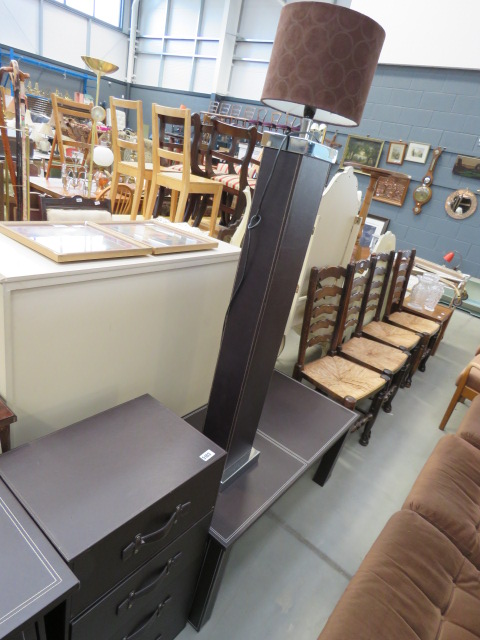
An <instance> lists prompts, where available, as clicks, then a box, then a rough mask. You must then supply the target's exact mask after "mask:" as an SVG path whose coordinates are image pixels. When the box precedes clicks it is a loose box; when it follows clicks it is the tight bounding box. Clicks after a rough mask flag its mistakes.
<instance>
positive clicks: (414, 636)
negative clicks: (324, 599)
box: [320, 510, 480, 640]
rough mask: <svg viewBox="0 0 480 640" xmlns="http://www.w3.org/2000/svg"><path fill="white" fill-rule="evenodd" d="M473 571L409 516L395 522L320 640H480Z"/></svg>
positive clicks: (478, 586) (478, 580)
mask: <svg viewBox="0 0 480 640" xmlns="http://www.w3.org/2000/svg"><path fill="white" fill-rule="evenodd" d="M479 611H480V574H479V571H478V570H477V569H476V568H475V567H474V566H473V565H472V564H471V563H470V562H469V561H468V560H467V559H466V558H465V557H464V556H463V555H462V554H461V553H460V551H459V550H458V549H457V548H456V547H455V546H454V545H453V544H452V543H451V542H450V541H449V540H448V538H447V537H446V536H444V535H443V534H442V533H441V532H440V531H438V529H436V528H435V527H434V526H432V525H431V524H430V523H428V522H427V521H426V520H425V519H424V518H421V517H420V516H419V515H418V514H416V513H415V512H413V511H408V510H405V511H400V512H398V513H396V514H394V515H393V516H392V517H391V518H390V520H389V521H388V523H387V524H386V526H385V528H384V530H383V531H382V533H381V534H380V535H379V537H378V538H377V540H376V542H375V543H374V545H373V546H372V548H371V550H370V551H369V552H368V554H367V556H366V557H365V559H364V561H363V562H362V564H361V566H360V568H359V570H358V572H357V573H356V575H355V576H354V578H353V579H352V580H351V582H350V584H349V585H348V587H347V589H346V591H345V593H344V594H343V596H342V598H341V599H340V601H339V603H338V604H337V606H336V608H335V610H334V611H333V613H332V615H331V616H330V618H329V620H328V622H327V624H326V626H325V629H324V630H323V632H322V633H321V634H320V639H321V640H474V639H475V638H480V615H479Z"/></svg>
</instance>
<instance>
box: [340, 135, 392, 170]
mask: <svg viewBox="0 0 480 640" xmlns="http://www.w3.org/2000/svg"><path fill="white" fill-rule="evenodd" d="M384 144H385V142H384V141H383V140H377V139H375V138H362V137H361V136H348V138H347V144H346V145H345V151H344V153H343V158H342V161H341V163H340V168H341V169H343V165H344V163H345V162H358V163H359V164H365V165H367V166H368V167H378V163H379V162H380V156H381V155H382V149H383V145H384Z"/></svg>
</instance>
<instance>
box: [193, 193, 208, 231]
mask: <svg viewBox="0 0 480 640" xmlns="http://www.w3.org/2000/svg"><path fill="white" fill-rule="evenodd" d="M208 199H209V196H207V195H204V196H202V197H201V198H200V204H199V206H198V208H197V211H196V213H195V220H194V222H193V226H194V227H198V226H200V222H201V221H202V218H203V216H204V215H205V211H206V210H207V204H208Z"/></svg>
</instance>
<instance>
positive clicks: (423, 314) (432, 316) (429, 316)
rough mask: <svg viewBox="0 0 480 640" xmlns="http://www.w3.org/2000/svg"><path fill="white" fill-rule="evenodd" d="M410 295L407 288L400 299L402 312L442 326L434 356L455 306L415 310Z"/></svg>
mask: <svg viewBox="0 0 480 640" xmlns="http://www.w3.org/2000/svg"><path fill="white" fill-rule="evenodd" d="M415 258H416V256H415V255H414V256H413V258H412V259H411V260H412V264H411V270H410V273H411V272H412V271H413V269H414V267H415ZM409 300H410V295H409V294H408V290H407V287H405V289H404V291H403V294H402V296H401V299H400V311H406V312H408V313H412V314H413V315H415V316H419V317H420V318H424V319H425V320H433V321H434V322H438V323H439V324H440V331H439V332H438V333H437V335H436V338H435V340H434V341H433V344H432V345H431V352H430V355H431V356H434V355H435V353H436V351H437V349H438V347H439V346H440V342H441V341H442V339H443V336H444V335H445V331H446V329H447V327H448V323H449V322H450V319H451V317H452V315H453V312H454V311H455V306H454V305H451V306H450V307H446V306H445V305H443V304H437V305H436V306H435V308H434V309H432V310H428V309H417V308H413V307H411V306H410V305H409Z"/></svg>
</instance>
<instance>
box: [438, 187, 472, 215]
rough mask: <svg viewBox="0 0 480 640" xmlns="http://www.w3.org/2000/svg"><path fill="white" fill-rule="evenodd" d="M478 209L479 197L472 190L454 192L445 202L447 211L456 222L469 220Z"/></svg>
mask: <svg viewBox="0 0 480 640" xmlns="http://www.w3.org/2000/svg"><path fill="white" fill-rule="evenodd" d="M476 208H477V197H476V195H475V194H474V193H473V191H470V189H458V190H457V191H453V193H451V194H450V195H449V196H448V198H447V199H446V200H445V211H446V212H447V213H448V215H449V216H450V217H451V218H455V220H463V219H464V218H469V217H470V216H471V215H472V214H473V213H475V210H476Z"/></svg>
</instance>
